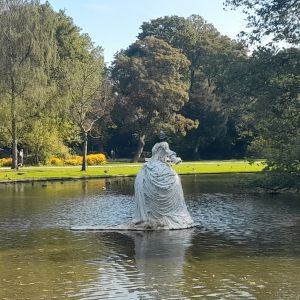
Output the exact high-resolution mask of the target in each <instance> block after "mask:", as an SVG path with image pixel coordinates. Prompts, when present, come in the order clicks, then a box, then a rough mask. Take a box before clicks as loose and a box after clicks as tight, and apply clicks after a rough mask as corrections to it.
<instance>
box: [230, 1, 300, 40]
mask: <svg viewBox="0 0 300 300" xmlns="http://www.w3.org/2000/svg"><path fill="white" fill-rule="evenodd" d="M224 4H225V6H227V7H231V8H239V7H240V8H242V10H243V12H244V13H245V14H246V15H247V22H248V24H247V27H248V28H250V29H251V30H250V32H248V33H247V32H242V33H241V34H242V36H243V35H246V36H247V37H248V38H249V40H250V42H252V43H253V42H260V41H261V40H262V38H263V37H268V36H270V37H271V39H272V40H273V41H274V42H278V41H285V42H287V43H290V44H293V45H296V44H298V43H299V42H300V1H299V0H284V1H283V0H271V1H270V0H226V1H225V3H224Z"/></svg>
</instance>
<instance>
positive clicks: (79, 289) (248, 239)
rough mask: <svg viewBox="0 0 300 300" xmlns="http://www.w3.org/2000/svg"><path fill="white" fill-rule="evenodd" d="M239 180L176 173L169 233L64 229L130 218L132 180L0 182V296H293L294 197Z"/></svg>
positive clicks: (298, 219)
mask: <svg viewBox="0 0 300 300" xmlns="http://www.w3.org/2000/svg"><path fill="white" fill-rule="evenodd" d="M240 176H241V175H230V176H229V175H193V176H182V184H183V189H184V193H185V198H186V202H187V205H188V207H189V210H190V212H191V214H192V216H193V218H194V220H195V221H196V222H198V223H199V224H200V226H199V227H197V228H194V229H189V230H180V231H168V232H99V231H95V232H94V231H93V232H91V231H90V232H82V231H81V232H74V231H71V230H70V229H69V228H70V227H71V226H81V225H91V226H92V225H102V224H116V223H122V222H127V221H128V220H129V219H130V217H131V213H132V210H133V207H134V201H133V180H134V179H133V178H127V179H125V178H115V179H109V180H89V181H69V182H54V183H51V182H47V183H34V184H16V185H0V299H13V300H15V299H194V298H196V299H197V298H203V299H293V300H295V299H300V296H299V295H300V200H299V198H297V197H296V196H295V195H273V196H272V195H267V194H251V193H245V192H242V191H241V190H240V189H239V188H238V187H237V186H236V185H235V183H236V182H237V180H238V179H239V178H240Z"/></svg>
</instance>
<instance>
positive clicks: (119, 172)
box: [0, 160, 264, 183]
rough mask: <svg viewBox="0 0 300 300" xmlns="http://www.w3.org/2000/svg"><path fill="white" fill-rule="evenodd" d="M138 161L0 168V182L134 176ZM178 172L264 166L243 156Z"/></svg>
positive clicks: (189, 165) (192, 164)
mask: <svg viewBox="0 0 300 300" xmlns="http://www.w3.org/2000/svg"><path fill="white" fill-rule="evenodd" d="M142 165H143V164H142V163H139V164H130V163H112V164H110V163H108V164H106V165H103V166H94V167H91V166H90V167H88V169H87V171H84V172H83V171H80V166H76V167H48V166H41V167H23V168H20V169H19V170H17V171H16V170H11V169H9V168H0V183H8V182H18V181H35V180H68V179H80V178H105V177H113V176H134V175H136V174H137V173H138V171H139V170H140V169H141V167H142ZM173 167H174V169H175V170H176V172H177V173H179V174H205V173H206V174H214V173H250V172H260V171H261V170H262V169H263V168H264V163H263V161H255V162H252V163H249V162H248V161H244V160H231V161H202V162H183V163H182V164H179V165H177V166H173Z"/></svg>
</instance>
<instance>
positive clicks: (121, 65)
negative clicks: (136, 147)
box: [111, 37, 193, 135]
mask: <svg viewBox="0 0 300 300" xmlns="http://www.w3.org/2000/svg"><path fill="white" fill-rule="evenodd" d="M188 66H189V61H188V60H187V59H186V57H185V56H184V55H183V54H182V53H180V51H178V50H177V49H174V48H172V47H171V46H170V45H168V44H167V43H166V42H164V41H162V40H159V39H156V38H153V37H149V38H145V39H143V40H138V41H137V42H135V43H134V44H132V45H131V46H130V47H129V48H128V49H127V50H126V51H123V52H121V53H119V55H118V56H117V57H116V60H115V61H114V64H113V67H112V70H111V74H112V78H113V80H114V82H115V87H116V91H117V93H118V96H119V99H120V102H119V103H118V107H117V109H118V111H119V112H120V113H118V116H117V117H118V118H119V119H120V120H122V122H124V121H125V122H124V123H125V124H126V126H128V125H130V127H131V130H132V131H133V132H136V133H138V134H139V135H141V134H148V135H149V134H152V133H153V132H154V131H159V130H160V129H161V128H162V127H164V126H166V127H168V128H169V129H171V130H173V131H176V130H178V131H179V130H180V131H182V132H185V131H186V130H187V129H188V128H189V127H190V126H193V124H192V123H191V121H190V120H186V119H185V118H183V117H182V116H178V111H179V110H180V109H181V107H182V106H183V105H184V103H186V102H187V100H188V88H189V83H188ZM175 120H176V121H175ZM178 121H180V123H179V122H178Z"/></svg>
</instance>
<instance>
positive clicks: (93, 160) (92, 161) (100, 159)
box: [87, 153, 106, 166]
mask: <svg viewBox="0 0 300 300" xmlns="http://www.w3.org/2000/svg"><path fill="white" fill-rule="evenodd" d="M103 163H106V157H105V155H104V154H103V153H96V154H89V155H88V156H87V164H88V165H89V166H96V165H101V164H103Z"/></svg>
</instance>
